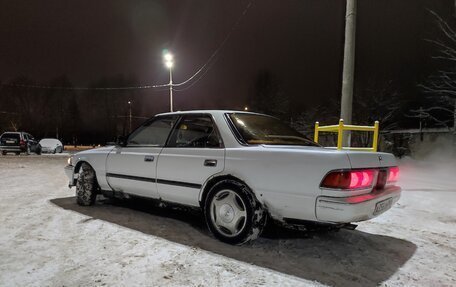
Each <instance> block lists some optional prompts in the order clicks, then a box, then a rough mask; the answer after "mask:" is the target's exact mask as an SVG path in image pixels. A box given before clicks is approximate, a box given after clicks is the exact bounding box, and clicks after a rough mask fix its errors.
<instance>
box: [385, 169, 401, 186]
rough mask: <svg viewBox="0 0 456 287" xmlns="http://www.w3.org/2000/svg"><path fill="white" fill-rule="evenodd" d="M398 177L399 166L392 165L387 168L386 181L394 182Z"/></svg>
mask: <svg viewBox="0 0 456 287" xmlns="http://www.w3.org/2000/svg"><path fill="white" fill-rule="evenodd" d="M398 179H399V167H397V166H393V167H390V168H389V173H388V183H390V182H396V181H397V180H398Z"/></svg>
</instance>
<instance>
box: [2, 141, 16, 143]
mask: <svg viewBox="0 0 456 287" xmlns="http://www.w3.org/2000/svg"><path fill="white" fill-rule="evenodd" d="M5 142H6V143H16V141H5Z"/></svg>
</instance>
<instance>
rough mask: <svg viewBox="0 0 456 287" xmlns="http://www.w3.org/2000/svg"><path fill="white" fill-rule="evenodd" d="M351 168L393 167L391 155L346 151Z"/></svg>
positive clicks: (393, 162) (394, 160)
mask: <svg viewBox="0 0 456 287" xmlns="http://www.w3.org/2000/svg"><path fill="white" fill-rule="evenodd" d="M347 155H348V158H349V159H350V164H351V166H352V168H374V167H388V166H395V165H396V159H395V158H394V156H393V155H392V154H389V153H383V152H364V151H347Z"/></svg>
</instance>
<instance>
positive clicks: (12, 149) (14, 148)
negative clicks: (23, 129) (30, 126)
mask: <svg viewBox="0 0 456 287" xmlns="http://www.w3.org/2000/svg"><path fill="white" fill-rule="evenodd" d="M0 150H1V151H7V152H8V151H10V152H22V151H25V148H24V149H23V148H21V147H20V146H0Z"/></svg>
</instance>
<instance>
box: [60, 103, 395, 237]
mask: <svg viewBox="0 0 456 287" xmlns="http://www.w3.org/2000/svg"><path fill="white" fill-rule="evenodd" d="M68 161H69V165H68V166H67V167H66V168H65V171H66V173H67V175H68V177H69V179H70V183H69V185H70V187H71V186H76V198H77V203H78V204H80V205H92V204H94V202H95V198H96V195H97V194H103V195H105V196H108V197H118V198H128V197H131V196H135V197H146V198H154V199H157V200H161V201H164V202H170V203H177V204H181V205H187V206H192V207H197V208H201V209H202V210H203V212H204V215H205V219H206V221H207V225H208V227H209V229H210V230H211V232H212V233H213V234H214V235H215V237H217V238H218V239H220V240H222V241H224V242H227V243H231V244H242V243H244V242H247V241H249V240H253V239H255V238H256V237H258V235H259V234H260V233H261V231H262V229H263V227H264V225H265V223H266V218H268V217H270V218H272V219H274V220H277V221H279V222H282V223H285V224H288V225H305V224H308V223H313V224H315V223H318V224H324V225H329V226H334V227H341V226H343V225H346V224H349V223H351V222H357V221H363V220H368V219H370V218H373V217H375V216H377V215H379V214H381V213H383V212H384V211H386V210H388V209H390V208H391V206H392V205H393V204H394V203H395V202H396V201H397V200H398V199H399V197H400V194H401V189H400V187H398V186H396V181H397V177H398V172H399V170H398V168H397V166H396V161H395V158H394V156H393V155H392V154H387V153H372V152H356V151H337V150H335V149H330V148H324V147H321V146H319V145H318V144H316V143H315V142H313V141H311V140H309V139H307V138H306V137H304V136H303V135H302V134H300V133H298V132H296V131H295V130H293V129H292V128H290V127H288V126H287V125H285V124H284V123H282V122H281V121H279V120H278V119H276V118H274V117H271V116H267V115H262V114H256V113H249V112H240V111H204V110H203V111H188V112H174V113H164V114H159V115H157V116H155V117H153V118H152V119H150V120H148V121H146V122H145V123H144V124H143V125H142V126H140V127H139V128H138V129H136V130H135V131H134V132H133V133H131V134H130V135H129V136H128V138H126V139H124V140H121V141H120V142H119V143H118V144H117V145H116V146H109V147H103V148H97V149H92V150H88V151H83V152H79V153H77V154H75V155H73V156H72V157H71V158H69V160H68Z"/></svg>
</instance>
